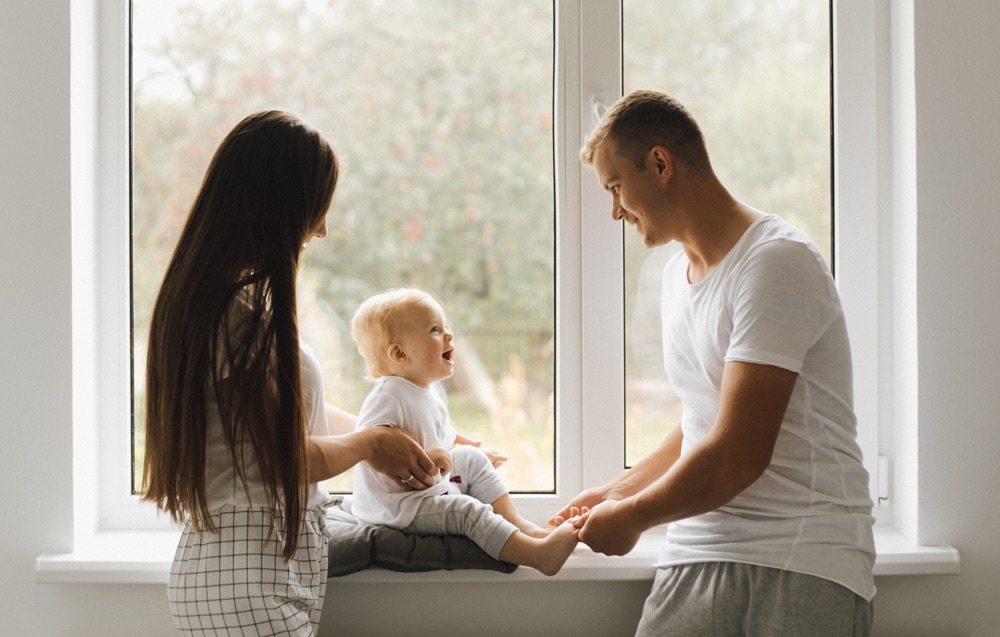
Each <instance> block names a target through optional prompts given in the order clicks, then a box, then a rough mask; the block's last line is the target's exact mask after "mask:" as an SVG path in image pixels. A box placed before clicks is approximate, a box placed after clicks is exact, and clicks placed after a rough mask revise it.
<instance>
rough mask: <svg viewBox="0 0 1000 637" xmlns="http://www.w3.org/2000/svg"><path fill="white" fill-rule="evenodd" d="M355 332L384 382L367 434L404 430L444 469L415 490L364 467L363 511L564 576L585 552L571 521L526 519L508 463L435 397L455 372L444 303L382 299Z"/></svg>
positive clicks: (413, 296) (405, 293)
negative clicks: (455, 422)
mask: <svg viewBox="0 0 1000 637" xmlns="http://www.w3.org/2000/svg"><path fill="white" fill-rule="evenodd" d="M351 332H352V335H353V336H354V340H355V341H356V342H357V344H358V350H359V351H360V352H361V355H362V356H363V357H364V359H365V362H366V363H367V365H368V376H369V379H370V380H372V381H374V382H375V386H374V388H373V389H372V391H371V393H369V394H368V397H367V398H366V399H365V402H364V404H363V405H362V407H361V413H360V414H359V415H358V424H357V427H358V429H362V428H365V427H378V426H392V427H403V428H405V429H406V430H407V431H409V432H411V433H413V434H414V435H415V436H416V439H417V440H418V441H419V442H420V444H421V445H422V446H423V448H424V450H425V451H426V453H427V455H428V456H429V457H430V458H431V459H432V460H433V461H434V463H435V464H436V465H437V466H438V468H439V471H440V480H439V481H438V482H437V483H436V484H435V485H434V486H433V487H430V488H427V489H424V490H414V489H411V488H410V487H409V486H408V485H407V484H406V483H407V482H408V480H399V479H393V478H391V477H389V476H386V475H384V474H381V473H378V472H376V471H374V470H372V469H371V468H370V467H368V466H367V465H366V464H364V463H361V464H359V465H358V466H357V468H356V470H355V478H354V504H353V509H352V511H353V513H354V515H355V516H357V517H358V518H359V519H360V520H363V521H365V522H368V523H370V524H381V525H384V526H389V527H392V528H396V529H400V530H403V531H407V532H410V533H417V534H423V535H464V536H467V537H469V538H470V539H472V541H474V542H475V543H476V544H477V545H479V547H480V548H482V549H483V551H485V552H486V553H487V554H488V555H490V556H491V557H493V558H494V559H499V560H502V561H504V562H510V563H512V564H522V565H525V566H530V567H532V568H535V569H537V570H539V571H541V572H542V573H544V574H545V575H554V574H556V573H557V572H559V569H560V568H562V566H563V564H564V563H565V562H566V560H567V559H568V558H569V556H570V554H571V553H572V552H573V549H574V548H575V547H576V544H577V529H576V528H574V526H573V524H572V522H564V523H563V524H561V525H559V526H557V527H555V528H554V529H545V528H542V527H540V526H538V525H536V524H533V523H532V522H530V521H528V520H526V519H524V518H523V517H522V516H521V515H520V514H519V513H518V512H517V509H516V508H515V506H514V503H513V501H512V500H511V498H510V494H509V493H508V490H507V488H506V486H504V484H503V482H502V481H501V480H500V477H499V476H498V475H497V472H496V469H495V466H499V464H501V463H502V462H503V461H504V460H506V458H504V457H503V456H501V455H499V454H497V453H496V452H492V451H489V452H486V453H484V452H483V451H480V450H479V449H477V448H476V447H477V446H478V443H477V442H475V441H473V440H471V439H469V438H466V437H465V436H461V435H459V434H457V432H456V431H455V428H454V427H453V426H452V423H451V418H450V416H449V414H448V408H447V407H446V405H445V402H444V400H443V398H442V396H441V395H440V394H439V393H438V392H437V391H435V387H436V386H433V384H434V383H436V382H437V381H440V380H443V379H446V378H449V377H450V376H451V375H452V373H453V371H454V366H455V359H454V352H455V346H454V341H453V339H452V334H451V332H449V331H448V325H447V322H446V321H445V317H444V310H442V309H441V306H440V305H439V304H438V303H437V301H435V300H434V298H433V297H431V296H430V295H429V294H427V293H426V292H423V291H421V290H416V289H401V290H391V291H389V292H385V293H382V294H378V295H376V296H373V297H371V298H370V299H368V300H367V301H365V302H364V303H362V304H361V307H360V308H358V311H357V313H356V314H355V316H354V320H353V322H352V324H351ZM488 454H489V455H488Z"/></svg>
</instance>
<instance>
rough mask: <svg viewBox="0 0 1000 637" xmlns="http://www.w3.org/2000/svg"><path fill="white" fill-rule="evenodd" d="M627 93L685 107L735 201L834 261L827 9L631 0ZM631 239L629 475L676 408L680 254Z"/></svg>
mask: <svg viewBox="0 0 1000 637" xmlns="http://www.w3.org/2000/svg"><path fill="white" fill-rule="evenodd" d="M622 13H623V15H622V20H623V29H622V30H623V35H622V37H623V41H622V50H623V58H624V59H623V78H624V84H625V85H624V91H625V92H626V93H627V92H629V91H632V90H635V89H639V88H648V89H656V90H660V91H663V92H665V93H668V94H670V95H672V96H673V97H675V98H677V99H679V100H680V101H681V102H682V103H683V104H684V105H685V106H687V107H688V108H689V109H690V110H691V112H692V113H693V114H694V116H695V117H696V118H697V119H698V121H699V123H700V124H701V126H702V129H703V132H704V134H705V137H706V140H707V143H708V149H709V153H710V156H711V159H712V164H713V167H714V168H715V171H716V173H717V174H718V175H719V177H720V179H721V180H722V182H723V184H725V185H726V187H727V188H728V189H729V190H730V192H732V193H733V195H734V196H735V197H736V198H738V199H740V200H742V201H745V202H746V203H749V204H750V205H752V206H754V207H756V208H758V209H760V210H763V211H765V212H769V213H774V214H777V215H779V216H781V217H783V218H784V219H786V220H787V221H789V222H791V223H792V224H794V225H796V226H797V227H798V228H799V229H801V230H803V231H804V232H806V233H807V234H808V235H809V236H810V237H811V238H812V239H813V241H815V242H816V244H817V246H818V247H819V248H820V250H821V251H822V252H823V253H824V255H826V257H827V260H828V261H829V259H830V254H831V251H832V245H831V244H832V228H831V218H832V200H831V146H830V142H831V130H830V122H831V108H830V99H831V96H830V85H831V80H830V72H831V66H830V5H829V3H828V2H824V1H820V0H699V1H698V2H671V3H669V5H667V4H665V3H663V2H660V1H658V0H624V2H623V11H622ZM628 230H629V229H626V232H625V296H626V303H625V313H626V360H625V369H626V380H625V383H626V419H625V420H626V434H625V435H626V465H628V466H631V465H632V464H634V463H635V462H636V461H638V460H639V459H641V458H643V457H644V456H645V455H646V454H648V453H649V452H650V451H651V450H652V449H653V448H654V447H655V446H656V445H657V444H659V442H660V441H661V440H662V439H663V436H664V435H665V433H666V432H667V431H668V430H669V428H670V427H672V426H674V425H675V424H676V423H677V422H678V420H679V415H680V405H679V403H678V401H677V399H676V397H675V396H674V395H673V393H672V392H671V391H670V387H669V383H667V381H666V378H665V376H664V373H663V361H662V348H661V345H660V339H661V334H660V324H659V303H660V299H659V291H660V286H659V284H660V272H661V271H662V267H663V264H664V263H665V262H666V260H667V259H668V258H669V257H670V256H671V255H672V254H673V253H674V252H676V251H677V249H678V247H677V246H676V244H670V245H667V246H663V247H661V248H657V249H655V250H653V251H650V250H648V249H646V248H644V247H643V245H642V243H641V241H640V240H639V238H638V235H637V234H636V233H635V232H629V231H628Z"/></svg>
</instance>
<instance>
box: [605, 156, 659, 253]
mask: <svg viewBox="0 0 1000 637" xmlns="http://www.w3.org/2000/svg"><path fill="white" fill-rule="evenodd" d="M651 162H652V160H651V159H650V158H649V157H647V158H646V169H645V170H639V169H638V168H636V165H635V163H634V162H633V161H632V160H630V159H628V158H625V157H622V156H621V155H619V154H618V151H617V149H616V147H615V143H614V141H613V140H610V139H608V140H605V141H604V143H602V144H601V145H600V146H599V147H598V148H597V151H596V152H595V153H594V161H593V166H594V173H595V174H596V175H597V180H598V182H599V183H600V184H601V187H602V188H604V189H605V190H607V191H608V192H609V193H611V218H612V219H614V220H615V221H619V220H625V222H626V223H628V224H629V225H631V226H635V229H636V232H638V233H639V234H640V236H642V240H643V243H644V244H645V245H646V247H647V248H651V247H653V246H656V245H662V244H664V243H666V242H667V241H669V238H668V237H666V236H664V235H663V232H662V228H661V227H660V226H661V225H662V218H663V214H662V210H661V208H662V205H663V200H662V186H663V184H662V183H660V180H659V174H660V173H659V171H658V170H656V166H655V165H651Z"/></svg>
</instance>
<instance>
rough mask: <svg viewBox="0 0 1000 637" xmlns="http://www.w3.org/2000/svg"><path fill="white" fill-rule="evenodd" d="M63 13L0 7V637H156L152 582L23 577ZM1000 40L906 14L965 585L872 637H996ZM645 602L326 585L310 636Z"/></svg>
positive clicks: (945, 520) (64, 304) (891, 590)
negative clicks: (320, 618) (320, 624)
mask: <svg viewBox="0 0 1000 637" xmlns="http://www.w3.org/2000/svg"><path fill="white" fill-rule="evenodd" d="M69 6H70V0H59V1H56V0H4V1H3V2H2V3H0V358H2V360H3V362H4V363H5V364H4V365H3V369H0V452H2V456H0V457H2V461H0V503H2V504H0V511H2V512H3V513H2V519H3V522H4V523H3V527H2V536H3V540H2V541H0V633H2V634H10V635H18V636H20V635H26V636H29V637H30V636H35V635H39V636H46V637H47V636H53V635H55V636H58V635H169V634H172V632H173V631H172V629H171V628H170V620H169V617H168V614H167V609H166V602H165V593H164V590H163V588H162V587H157V586H81V585H39V584H35V583H34V566H33V563H34V559H35V557H36V556H37V555H39V554H41V553H43V552H46V551H65V550H69V549H70V548H71V540H72V525H73V515H72V497H73V482H72V473H73V466H72V463H73V448H72V445H73V439H72V428H71V417H72V410H73V404H72V394H71V392H72V387H71V369H72V364H73V361H72V357H71V337H72V330H71V313H70V301H71V296H70V294H71V290H70V283H71V258H70V236H71V235H70V222H71V218H70V117H71V109H70V20H69V15H70V10H69ZM998 32H1000V5H998V4H996V2H995V0H964V1H963V2H961V3H952V2H939V1H938V0H918V1H917V2H916V3H915V9H914V42H915V47H916V57H915V69H916V78H915V86H916V94H915V107H916V120H917V127H918V129H917V134H916V153H917V156H916V172H917V175H916V184H917V193H916V205H917V210H916V211H915V212H914V213H913V214H915V215H916V218H915V226H916V229H917V239H916V241H917V246H916V247H917V250H918V251H917V256H916V269H917V288H916V291H915V294H916V313H917V316H916V323H917V326H918V330H919V343H918V345H919V348H918V352H917V360H918V363H919V369H918V374H917V378H918V381H917V382H918V383H919V391H918V395H919V408H918V409H916V410H913V411H914V413H916V414H918V415H919V420H920V428H919V431H920V436H919V439H918V441H917V444H918V446H919V454H920V455H919V460H920V466H919V488H920V492H921V509H920V510H919V513H918V517H919V525H920V530H921V536H922V538H923V540H924V541H927V542H946V543H949V544H952V545H953V546H955V547H957V548H958V549H959V550H960V551H961V554H962V574H961V575H960V576H957V577H953V576H942V577H884V578H879V579H878V581H877V585H878V588H879V594H878V597H877V598H876V612H875V617H876V633H877V634H878V635H900V636H902V635H906V636H908V637H912V636H921V635H926V636H931V635H934V636H935V637H938V636H941V635H977V636H985V635H1000V603H998V594H997V591H998V590H1000V542H997V541H996V533H997V531H998V529H1000V498H998V496H997V495H996V493H997V487H996V485H998V484H1000V460H998V458H997V456H998V454H1000V390H998V389H997V388H996V387H995V386H994V384H995V382H996V379H998V378H1000V358H998V356H997V354H996V352H1000V330H998V329H997V328H996V326H997V323H998V321H997V318H996V317H997V316H998V315H1000V282H998V279H1000V276H998V275H1000V249H998V248H1000V219H998V218H997V217H998V212H1000V211H998V207H1000V205H998V202H1000V150H998V149H1000V108H998V101H1000V100H998V98H1000V73H998V69H997V64H998V62H997V60H1000V39H998V38H996V37H995V34H996V33H998ZM642 589H643V586H642V585H637V584H634V583H631V584H611V583H609V584H560V585H556V584H552V583H550V582H542V583H530V584H529V583H524V584H520V585H506V584H496V585H489V586H479V587H474V588H473V587H467V586H462V585H452V586H446V585H440V584H435V585H429V586H422V587H420V588H419V589H418V590H416V591H407V592H406V593H405V594H403V591H400V590H399V589H396V588H394V587H391V586H385V585H365V586H362V587H359V588H358V589H357V590H353V591H346V590H343V587H342V585H334V586H333V587H332V588H331V596H330V598H329V599H328V607H327V617H326V619H325V621H324V627H326V628H327V629H328V630H326V631H325V632H329V633H334V632H336V631H335V630H334V628H335V626H337V625H338V624H340V625H341V626H347V627H354V628H355V629H357V630H358V631H359V632H361V629H362V628H363V627H364V626H365V625H366V623H369V622H372V621H375V618H378V621H379V625H382V626H388V627H390V628H388V630H389V631H390V632H396V633H398V634H406V633H408V634H414V632H416V631H413V630H412V629H408V628H407V626H408V625H409V626H414V625H415V626H425V627H428V626H431V627H438V628H439V629H441V630H440V633H441V634H447V633H450V632H456V627H457V626H462V625H470V626H471V625H472V623H471V621H472V620H471V619H469V620H468V622H469V623H468V624H465V622H466V620H465V619H464V617H470V618H471V617H477V616H480V615H481V614H483V613H485V615H486V617H487V618H488V623H487V626H492V627H495V628H497V630H498V631H499V632H501V633H503V634H524V635H533V634H538V635H541V634H548V635H556V634H569V633H572V634H574V635H590V634H597V635H606V634H612V633H614V632H617V631H614V630H613V629H612V628H611V627H612V626H621V627H622V628H623V630H622V631H621V632H623V633H627V632H628V629H629V627H630V626H632V625H634V622H635V619H636V617H637V613H638V612H639V607H640V604H641V600H640V599H638V598H639V597H640V596H641V595H642ZM619 605H624V608H623V609H622V613H621V615H619V616H617V617H616V616H615V615H614V614H613V613H612V609H614V608H616V607H618V606H619ZM424 606H430V607H431V608H430V609H429V610H421V608H422V607H424ZM484 609H489V610H484ZM501 611H502V612H501ZM442 613H445V614H447V615H446V616H450V618H449V619H447V620H441V619H438V620H434V619H433V617H441V616H442ZM408 618H412V622H413V623H412V624H411V623H410V621H408ZM505 618H509V619H505ZM505 621H510V622H512V623H510V624H507V627H506V629H504V626H503V624H504V622H505ZM449 622H451V623H449ZM369 625H370V624H369ZM449 627H450V629H449ZM487 632H488V631H487Z"/></svg>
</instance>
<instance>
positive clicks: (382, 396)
mask: <svg viewBox="0 0 1000 637" xmlns="http://www.w3.org/2000/svg"><path fill="white" fill-rule="evenodd" d="M380 425H390V426H393V427H403V428H404V429H406V430H407V431H409V432H411V433H413V434H415V435H416V437H417V442H419V443H420V446H421V447H423V448H424V449H429V448H431V447H441V448H443V449H451V448H452V446H453V445H454V444H455V436H456V432H455V428H454V426H452V424H451V417H450V416H449V415H448V407H447V405H445V402H444V399H443V398H442V397H441V395H440V394H438V393H437V392H436V391H435V390H434V389H430V388H426V387H421V386H419V385H416V384H414V383H412V382H410V381H408V380H406V379H405V378H400V377H398V376H383V377H382V378H380V379H378V381H377V382H376V383H375V386H374V387H373V388H372V391H371V392H370V393H369V394H368V397H367V398H365V402H364V404H363V405H362V406H361V412H360V413H359V414H358V424H357V428H358V429H364V428H367V427H378V426H380ZM449 477H450V476H448V475H446V476H443V477H441V476H439V477H438V482H437V483H436V484H435V485H434V486H432V487H430V488H428V489H424V490H421V491H411V490H409V489H408V488H407V487H406V486H404V485H403V484H401V483H400V482H399V481H398V480H394V479H393V478H390V477H389V476H386V475H385V474H382V473H379V472H377V471H375V470H373V469H372V468H371V467H369V466H368V465H367V464H365V463H361V464H359V465H357V467H356V468H355V470H354V501H353V504H352V505H351V512H352V513H353V514H354V516H355V517H357V518H358V519H359V520H363V521H365V522H368V523H369V524H381V525H384V526H390V527H393V528H396V529H402V528H405V527H406V526H408V525H409V524H410V522H412V521H413V516H414V515H415V514H416V511H417V506H418V505H419V504H420V500H421V499H423V498H427V497H430V496H435V495H442V494H444V493H448V491H449V487H450V482H449Z"/></svg>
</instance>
